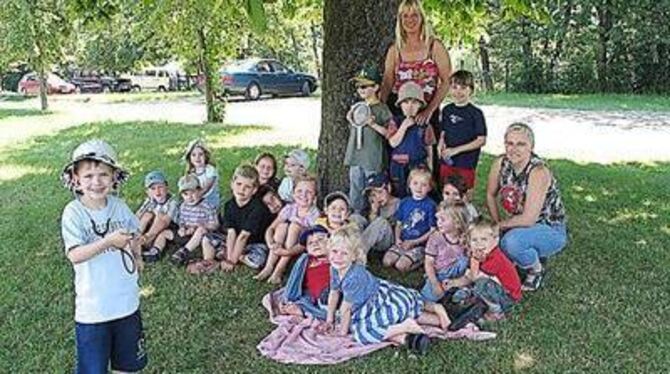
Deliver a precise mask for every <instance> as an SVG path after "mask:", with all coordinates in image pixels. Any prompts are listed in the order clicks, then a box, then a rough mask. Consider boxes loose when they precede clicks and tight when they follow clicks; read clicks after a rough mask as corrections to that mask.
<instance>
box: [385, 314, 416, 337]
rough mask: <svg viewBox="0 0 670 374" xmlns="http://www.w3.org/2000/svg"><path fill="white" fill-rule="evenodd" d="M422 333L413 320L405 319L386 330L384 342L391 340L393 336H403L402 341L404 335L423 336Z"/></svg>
mask: <svg viewBox="0 0 670 374" xmlns="http://www.w3.org/2000/svg"><path fill="white" fill-rule="evenodd" d="M423 333H424V331H423V329H422V328H421V326H419V324H418V323H417V322H416V320H415V319H414V318H407V319H406V320H404V321H402V322H401V323H398V324H395V325H393V326H391V327H389V328H388V330H386V334H385V335H384V340H392V339H391V338H392V337H394V336H398V335H403V340H404V335H405V334H423Z"/></svg>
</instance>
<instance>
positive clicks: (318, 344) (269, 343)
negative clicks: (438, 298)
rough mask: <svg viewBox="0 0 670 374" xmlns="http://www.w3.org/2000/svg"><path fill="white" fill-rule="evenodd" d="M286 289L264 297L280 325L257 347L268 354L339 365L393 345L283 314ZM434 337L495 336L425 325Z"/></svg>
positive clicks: (286, 359) (281, 358)
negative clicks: (342, 333) (356, 337)
mask: <svg viewBox="0 0 670 374" xmlns="http://www.w3.org/2000/svg"><path fill="white" fill-rule="evenodd" d="M283 293H284V289H283V288H282V289H280V290H278V291H275V292H271V293H269V294H267V295H265V297H263V306H264V307H265V309H267V311H268V312H269V313H270V321H271V322H272V323H274V324H276V325H277V328H276V329H275V330H274V331H272V332H271V333H270V335H268V336H267V337H265V339H263V340H262V341H261V342H260V343H259V344H258V346H257V348H258V350H259V351H260V352H261V354H262V355H263V356H265V357H268V358H271V359H273V360H275V361H279V362H283V363H292V364H320V365H326V364H337V363H339V362H344V361H347V360H350V359H352V358H355V357H359V356H364V355H366V354H368V353H370V352H373V351H376V350H378V349H381V348H384V347H387V346H390V345H392V343H390V342H382V343H378V344H370V345H363V344H360V343H357V342H355V341H354V340H353V339H352V338H351V336H344V337H342V336H333V335H326V334H320V333H318V332H317V329H316V327H317V326H318V325H319V324H321V323H322V322H321V321H319V320H316V319H313V318H299V317H295V316H287V315H281V314H279V312H278V305H279V301H280V300H281V297H282V295H283ZM422 327H423V328H424V330H425V331H426V333H427V334H428V335H429V336H430V337H432V338H439V339H463V338H465V339H470V340H477V341H479V340H488V339H493V338H495V337H496V334H495V333H494V332H487V331H480V330H479V328H478V327H477V326H475V325H474V324H469V325H468V326H466V327H464V328H463V329H461V330H458V331H453V332H451V331H449V332H444V331H441V330H440V329H438V328H436V327H432V326H422Z"/></svg>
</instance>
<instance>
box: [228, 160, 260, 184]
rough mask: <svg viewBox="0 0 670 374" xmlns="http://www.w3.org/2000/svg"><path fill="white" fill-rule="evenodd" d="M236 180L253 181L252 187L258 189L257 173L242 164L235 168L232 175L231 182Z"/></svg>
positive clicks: (253, 168) (251, 167) (254, 169)
mask: <svg viewBox="0 0 670 374" xmlns="http://www.w3.org/2000/svg"><path fill="white" fill-rule="evenodd" d="M237 178H247V179H251V180H253V181H254V187H258V184H259V182H258V171H257V170H256V168H255V167H253V166H251V165H247V164H243V165H240V166H238V167H237V168H235V172H234V173H233V180H235V179H237Z"/></svg>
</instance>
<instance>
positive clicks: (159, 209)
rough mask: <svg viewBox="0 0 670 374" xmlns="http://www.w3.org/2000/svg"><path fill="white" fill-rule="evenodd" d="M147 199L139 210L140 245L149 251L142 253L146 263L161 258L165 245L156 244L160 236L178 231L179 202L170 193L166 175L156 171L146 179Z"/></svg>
mask: <svg viewBox="0 0 670 374" xmlns="http://www.w3.org/2000/svg"><path fill="white" fill-rule="evenodd" d="M144 188H145V189H146V194H147V197H146V199H144V202H143V203H142V205H141V206H140V208H139V209H138V210H137V213H136V215H137V218H139V220H140V233H141V236H140V244H141V245H142V247H144V248H148V249H147V250H144V251H142V258H143V259H144V261H146V262H156V261H158V259H159V258H160V254H161V251H162V250H163V248H164V247H165V243H162V245H160V244H161V243H158V244H159V245H158V246H157V245H156V244H155V241H156V238H157V237H158V234H160V233H161V232H162V231H163V230H165V229H167V228H168V227H171V228H172V229H173V230H176V229H177V218H178V217H177V216H178V213H179V201H178V200H177V199H176V198H175V197H173V196H172V194H170V191H168V185H167V179H166V178H165V175H164V174H163V173H162V172H160V171H158V170H154V171H152V172H150V173H149V174H147V175H146V176H145V177H144Z"/></svg>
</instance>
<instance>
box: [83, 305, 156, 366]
mask: <svg viewBox="0 0 670 374" xmlns="http://www.w3.org/2000/svg"><path fill="white" fill-rule="evenodd" d="M75 335H76V341H77V370H76V373H80V374H92V373H95V374H97V373H101V374H106V373H108V371H109V367H110V362H111V368H112V370H117V371H126V372H133V371H140V370H142V369H143V368H144V367H145V366H146V365H147V352H146V349H145V346H144V331H143V329H142V317H141V316H140V311H139V309H138V310H137V311H136V312H135V313H133V314H131V315H129V316H127V317H123V318H120V319H116V320H113V321H108V322H100V323H78V322H77V323H75Z"/></svg>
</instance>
